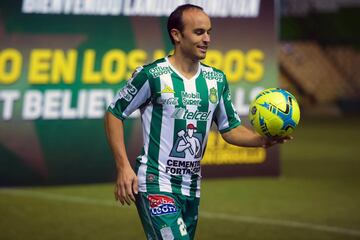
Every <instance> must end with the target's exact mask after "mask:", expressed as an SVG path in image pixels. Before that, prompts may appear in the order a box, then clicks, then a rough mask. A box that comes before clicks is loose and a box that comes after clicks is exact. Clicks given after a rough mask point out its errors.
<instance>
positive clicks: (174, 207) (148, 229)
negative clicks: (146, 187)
mask: <svg viewBox="0 0 360 240" xmlns="http://www.w3.org/2000/svg"><path fill="white" fill-rule="evenodd" d="M199 202H200V199H199V198H196V197H188V196H183V195H178V194H173V193H167V192H160V193H156V194H152V193H145V192H139V194H138V195H137V196H136V207H137V210H138V213H139V216H140V219H141V223H142V225H143V228H144V231H145V235H146V237H147V239H152V240H156V239H159V240H160V239H163V240H172V239H176V240H177V239H182V240H185V239H186V240H188V239H194V236H195V229H196V225H197V221H198V209H199Z"/></svg>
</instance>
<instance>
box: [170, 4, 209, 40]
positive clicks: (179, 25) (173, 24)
mask: <svg viewBox="0 0 360 240" xmlns="http://www.w3.org/2000/svg"><path fill="white" fill-rule="evenodd" d="M191 8H195V9H199V10H201V11H204V9H203V8H202V7H199V6H196V5H193V4H184V5H180V6H178V7H177V8H176V9H175V10H174V11H173V12H172V13H171V14H170V16H169V18H168V22H167V30H168V34H169V37H170V40H171V42H172V44H175V41H174V39H173V37H172V36H171V29H173V28H175V29H177V30H179V31H180V32H182V31H183V30H184V23H183V20H182V15H183V12H184V11H185V10H188V9H191Z"/></svg>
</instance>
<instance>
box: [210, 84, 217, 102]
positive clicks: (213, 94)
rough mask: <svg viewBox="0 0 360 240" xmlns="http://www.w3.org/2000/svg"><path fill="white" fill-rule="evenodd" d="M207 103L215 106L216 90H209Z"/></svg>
mask: <svg viewBox="0 0 360 240" xmlns="http://www.w3.org/2000/svg"><path fill="white" fill-rule="evenodd" d="M209 101H210V102H211V103H212V104H216V103H217V101H218V96H217V91H216V88H214V87H213V88H210V94H209Z"/></svg>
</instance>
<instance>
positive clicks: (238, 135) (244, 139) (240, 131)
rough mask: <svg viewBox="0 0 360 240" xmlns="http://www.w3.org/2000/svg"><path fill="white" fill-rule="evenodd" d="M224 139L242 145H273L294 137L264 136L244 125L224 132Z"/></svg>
mask: <svg viewBox="0 0 360 240" xmlns="http://www.w3.org/2000/svg"><path fill="white" fill-rule="evenodd" d="M221 136H222V137H223V139H224V140H225V141H226V142H227V143H230V144H232V145H236V146H241V147H271V146H273V145H275V144H278V143H285V142H287V141H288V140H290V139H292V137H291V136H286V137H272V138H270V137H263V136H261V135H260V134H258V133H256V132H254V131H252V130H250V129H248V128H247V127H245V126H243V125H239V126H237V127H236V128H233V129H231V130H230V131H227V132H225V133H222V134H221Z"/></svg>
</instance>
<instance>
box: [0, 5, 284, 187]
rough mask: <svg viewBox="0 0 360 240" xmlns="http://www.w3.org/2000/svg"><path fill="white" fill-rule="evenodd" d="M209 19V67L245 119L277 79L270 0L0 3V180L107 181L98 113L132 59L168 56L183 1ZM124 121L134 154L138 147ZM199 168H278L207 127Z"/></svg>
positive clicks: (258, 171) (274, 160)
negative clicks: (221, 76) (169, 26)
mask: <svg viewBox="0 0 360 240" xmlns="http://www.w3.org/2000/svg"><path fill="white" fill-rule="evenodd" d="M188 2H190V3H194V4H198V5H200V6H202V7H204V9H205V11H206V12H208V13H209V15H210V17H211V19H212V35H211V48H210V50H209V51H208V53H207V58H206V59H205V60H204V62H205V63H206V64H209V65H212V66H214V67H217V68H219V69H221V70H222V71H224V72H225V74H226V75H227V78H228V81H229V82H230V84H231V86H230V87H231V89H232V98H233V102H234V105H235V107H236V109H237V110H238V112H239V114H240V115H241V116H242V120H243V122H244V123H245V124H246V119H247V112H248V105H249V102H250V100H251V99H252V98H253V97H254V96H255V94H257V93H258V92H259V91H260V90H262V89H264V88H267V87H274V86H277V61H276V40H277V39H276V36H277V32H276V13H275V0H266V1H265V0H263V1H260V0H238V1H235V0H233V1H231V0H227V1H223V0H210V1H201V0H199V1H184V0H183V1H174V0H173V1H170V0H147V1H145V0H142V1H137V0H131V1H129V0H118V1H116V0H102V1H100V0H98V1H96V0H41V1H39V0H24V1H2V2H1V3H0V185H24V184H64V183H86V182H99V181H111V180H113V179H114V173H115V169H114V162H113V158H112V155H111V153H110V149H109V147H108V145H107V142H106V138H105V134H104V128H103V116H104V113H105V109H106V107H107V105H108V104H109V102H110V101H111V99H112V98H113V96H114V94H115V93H116V91H117V90H119V88H120V87H121V86H122V85H123V84H124V83H125V82H126V80H127V79H128V78H129V77H130V76H131V74H132V72H133V71H134V69H135V68H136V67H137V66H140V65H144V64H146V63H149V62H152V61H153V60H155V59H158V58H161V57H163V56H165V55H167V54H169V53H170V51H171V50H172V45H171V43H170V41H169V39H168V34H167V30H166V21H167V16H168V15H169V13H170V12H171V11H172V10H173V9H175V7H176V6H178V5H180V4H183V3H188ZM138 116H139V113H138V112H135V113H134V114H133V115H132V116H131V119H129V120H127V121H126V122H125V136H126V146H127V150H128V155H129V159H131V161H133V160H134V159H135V157H136V156H137V155H138V154H139V152H140V148H141V145H142V140H141V139H142V137H141V136H142V135H141V125H140V120H139V118H138ZM202 165H203V171H202V172H203V175H204V176H205V177H206V176H210V177H221V176H241V175H278V174H279V157H278V149H277V148H273V149H271V151H265V150H264V149H262V148H237V147H234V146H230V145H228V144H225V142H224V140H222V138H221V136H220V135H219V134H218V133H217V131H216V129H214V131H212V132H211V134H210V137H209V143H208V147H207V150H206V154H205V158H204V159H203V161H202Z"/></svg>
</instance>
